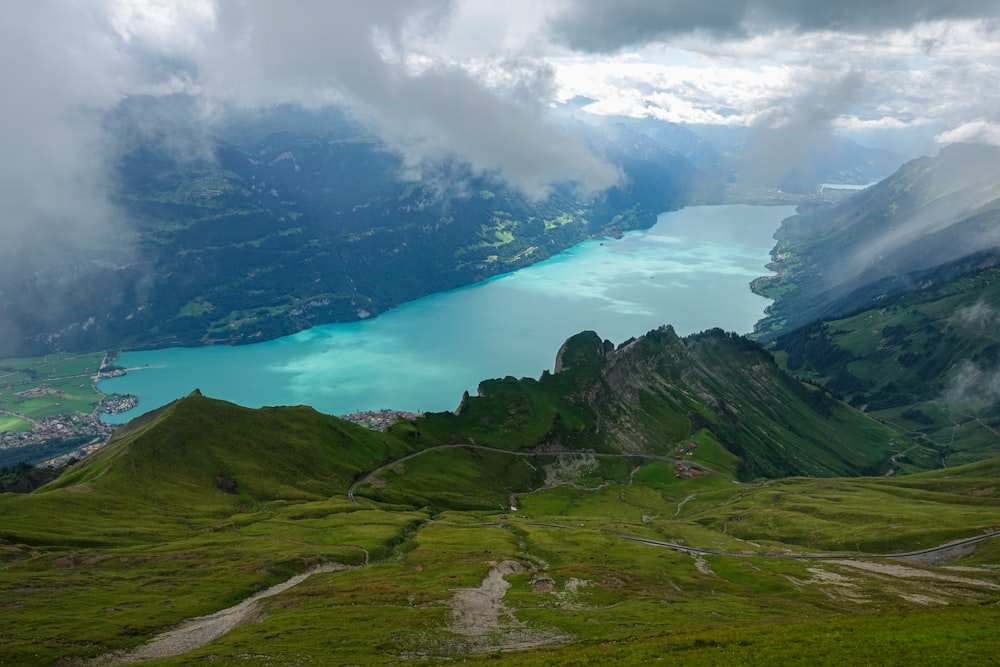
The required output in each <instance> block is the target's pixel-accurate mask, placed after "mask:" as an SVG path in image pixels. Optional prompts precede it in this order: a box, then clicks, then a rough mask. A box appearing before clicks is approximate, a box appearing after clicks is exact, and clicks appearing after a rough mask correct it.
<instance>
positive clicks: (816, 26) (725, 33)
mask: <svg viewBox="0 0 1000 667" xmlns="http://www.w3.org/2000/svg"><path fill="white" fill-rule="evenodd" d="M998 16H1000V5H998V3H996V2H995V0H951V1H947V0H879V1H877V2H876V1H872V0H840V1H838V2H817V1H816V0H701V1H699V2H688V1H678V0H666V1H663V0H621V1H619V2H606V1H605V0H572V1H571V2H570V3H569V4H568V5H567V6H566V8H565V9H564V10H563V11H562V12H560V13H557V14H556V15H555V16H554V17H553V18H552V19H551V22H550V29H551V31H552V33H553V34H554V35H555V36H556V38H557V39H558V40H559V41H562V42H563V43H565V44H567V45H569V46H570V47H572V48H574V49H578V50H582V51H591V52H604V53H606V52H612V51H617V50H618V49H622V48H627V47H632V46H641V45H643V44H647V43H650V42H655V41H659V40H663V39H667V38H670V37H673V36H677V35H682V34H685V33H692V32H705V33H709V34H712V35H716V36H720V37H729V38H737V39H740V38H746V37H749V36H751V35H752V34H753V33H754V32H755V31H760V30H764V31H766V30H773V29H793V30H798V31H801V32H813V31H821V30H833V31H842V32H858V33H868V32H879V31H884V30H892V29H906V28H909V27H912V26H913V25H915V24H917V23H920V22H923V21H934V20H943V19H976V18H997V17H998Z"/></svg>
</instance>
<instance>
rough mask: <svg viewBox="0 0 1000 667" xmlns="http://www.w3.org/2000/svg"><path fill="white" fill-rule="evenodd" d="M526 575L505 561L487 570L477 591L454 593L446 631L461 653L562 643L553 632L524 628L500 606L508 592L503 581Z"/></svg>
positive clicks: (512, 562) (522, 569)
mask: <svg viewBox="0 0 1000 667" xmlns="http://www.w3.org/2000/svg"><path fill="white" fill-rule="evenodd" d="M527 572H529V570H528V568H526V567H525V566H524V565H522V564H521V563H518V562H517V561H512V560H505V561H503V562H501V563H499V564H497V565H494V566H493V567H492V568H490V571H489V572H488V573H487V575H486V578H485V579H483V583H482V584H480V585H479V587H478V588H459V589H456V590H455V591H454V596H453V597H452V599H451V602H450V606H451V609H452V622H451V626H450V627H449V628H448V629H449V630H450V631H451V632H452V633H454V634H456V635H459V636H461V638H462V639H461V640H460V644H461V649H462V650H464V651H465V652H468V653H483V652H487V651H512V650H519V649H527V648H535V647H537V646H544V645H546V644H551V643H554V642H557V641H561V640H563V639H565V637H564V636H563V635H561V634H560V633H558V632H555V631H547V630H532V629H529V628H527V627H526V625H525V624H524V623H523V622H521V621H518V620H517V618H516V617H515V616H514V613H513V611H512V610H510V609H508V608H507V607H506V606H505V605H504V603H503V597H504V595H505V594H506V593H507V590H508V589H509V588H510V583H509V582H508V581H507V580H506V579H504V577H505V576H506V575H508V574H524V573H527ZM456 648H458V647H456Z"/></svg>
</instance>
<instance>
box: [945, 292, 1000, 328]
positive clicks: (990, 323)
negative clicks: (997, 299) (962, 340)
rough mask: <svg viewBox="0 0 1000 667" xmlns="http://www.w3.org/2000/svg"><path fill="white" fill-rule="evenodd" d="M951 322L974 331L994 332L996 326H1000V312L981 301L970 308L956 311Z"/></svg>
mask: <svg viewBox="0 0 1000 667" xmlns="http://www.w3.org/2000/svg"><path fill="white" fill-rule="evenodd" d="M950 321H951V322H952V323H954V324H961V325H964V326H968V327H972V328H974V329H980V330H986V331H993V330H995V329H994V328H995V326H996V325H997V324H1000V312H997V310H996V309H995V308H993V307H992V306H991V305H989V304H988V303H986V302H985V301H983V300H982V299H980V300H979V301H976V302H975V303H974V304H972V305H970V306H965V307H963V308H959V309H958V310H956V311H955V313H954V314H953V315H952V316H951V318H950Z"/></svg>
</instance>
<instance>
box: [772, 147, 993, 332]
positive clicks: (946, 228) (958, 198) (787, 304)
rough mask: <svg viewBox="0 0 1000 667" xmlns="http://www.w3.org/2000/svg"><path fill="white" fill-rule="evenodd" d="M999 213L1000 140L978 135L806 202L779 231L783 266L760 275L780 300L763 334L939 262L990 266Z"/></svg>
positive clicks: (901, 283) (872, 294)
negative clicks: (861, 187) (839, 193)
mask: <svg viewBox="0 0 1000 667" xmlns="http://www.w3.org/2000/svg"><path fill="white" fill-rule="evenodd" d="M998 216H1000V149H998V148H996V147H993V146H983V145H977V144H955V145H952V146H948V147H946V148H944V149H942V150H941V152H940V153H939V154H938V155H937V156H935V157H933V158H930V157H924V158H919V159H917V160H913V161H911V162H908V163H907V164H905V165H904V166H903V167H901V168H900V169H899V171H897V172H896V173H895V174H894V175H893V176H891V177H890V178H887V179H885V180H884V181H882V182H880V183H878V184H877V185H875V186H873V187H871V188H869V189H867V190H866V191H864V192H862V193H859V194H857V195H855V196H854V197H852V198H850V199H848V200H847V201H845V202H843V203H842V204H840V205H838V206H836V207H834V208H830V209H827V208H820V209H813V210H803V212H802V213H801V214H800V215H798V216H796V217H793V218H789V219H788V220H786V221H785V222H784V223H782V226H781V229H779V230H778V232H777V234H776V238H777V239H778V244H777V245H776V246H775V249H774V251H773V255H774V258H775V262H774V264H773V265H772V266H773V268H774V269H775V270H776V271H777V272H778V275H777V276H775V277H769V278H765V279H761V280H759V281H757V282H756V283H755V287H756V289H757V291H758V293H760V294H763V295H765V296H773V297H774V298H775V299H776V302H775V303H774V304H773V305H772V306H770V307H769V308H768V313H769V314H768V317H766V318H765V319H764V320H762V321H761V322H760V323H759V324H758V326H757V329H758V333H759V335H761V337H762V338H765V339H766V338H769V337H771V336H773V333H774V332H776V331H780V330H786V331H787V330H791V329H795V328H797V327H799V326H802V325H804V324H807V323H809V322H811V321H813V320H815V319H818V318H821V317H830V316H834V315H842V314H845V313H847V312H850V311H852V310H855V309H857V308H859V307H861V306H863V305H866V304H867V305H874V304H875V303H876V302H877V301H878V300H879V299H882V298H885V297H886V296H891V295H893V294H898V293H900V292H904V291H907V290H910V289H913V288H916V287H918V286H920V284H921V283H922V282H924V281H926V280H928V277H927V276H926V275H925V273H924V272H926V271H927V270H929V269H932V268H933V267H938V266H943V265H947V264H952V270H951V271H950V274H951V276H956V275H960V274H961V273H962V272H964V271H969V270H972V269H974V268H983V267H985V266H989V265H990V264H991V263H992V262H994V261H995V260H993V259H990V257H991V254H995V252H996V250H997V248H998V247H1000V226H998V225H997V220H998ZM981 253H982V254H981ZM963 258H969V259H968V261H966V262H962V261H961V260H962V259H963Z"/></svg>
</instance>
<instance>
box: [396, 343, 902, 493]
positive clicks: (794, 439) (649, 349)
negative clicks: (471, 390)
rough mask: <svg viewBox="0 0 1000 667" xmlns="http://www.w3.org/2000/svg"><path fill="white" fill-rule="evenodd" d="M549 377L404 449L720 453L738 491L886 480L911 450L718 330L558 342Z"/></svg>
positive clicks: (488, 397) (504, 382)
mask: <svg viewBox="0 0 1000 667" xmlns="http://www.w3.org/2000/svg"><path fill="white" fill-rule="evenodd" d="M555 369H556V372H555V373H554V374H548V373H546V374H543V375H542V377H541V378H540V379H538V380H533V379H530V378H529V379H520V380H518V379H515V378H512V377H508V378H504V379H501V380H490V381H486V382H483V383H482V384H481V385H480V386H479V392H478V393H479V395H478V396H474V397H473V396H468V395H467V396H466V397H465V398H464V399H463V401H462V403H461V405H460V406H459V408H458V410H457V414H452V413H436V414H431V415H427V416H426V417H425V418H424V419H423V420H421V422H420V423H419V427H418V433H415V434H412V437H413V438H414V440H415V441H416V442H420V443H423V445H422V446H425V447H427V446H435V445H441V444H445V443H449V442H454V441H455V438H456V437H461V438H462V439H463V441H466V442H469V443H472V444H481V445H489V446H491V447H496V448H500V449H505V450H512V451H523V450H527V449H532V448H539V447H541V448H546V447H549V448H557V449H565V448H568V449H577V448H581V447H584V448H587V449H590V450H594V451H597V452H608V453H618V454H628V453H633V452H645V453H651V454H660V455H669V454H670V453H671V452H675V451H677V450H678V448H679V447H681V446H682V445H684V444H685V443H688V442H691V441H696V442H697V441H705V442H708V443H714V444H716V445H721V446H722V448H724V449H725V450H727V451H728V452H729V453H730V457H731V459H732V465H734V466H735V469H738V471H739V475H740V477H741V478H743V479H752V478H755V477H781V476H785V475H818V476H830V475H854V474H862V473H866V472H867V473H872V472H884V471H885V470H888V468H889V466H890V460H891V456H892V455H893V454H894V453H895V452H896V451H898V450H899V449H905V448H906V447H908V446H909V444H904V443H908V439H907V438H906V436H905V435H903V434H902V433H900V432H897V431H893V430H890V429H886V428H885V427H883V426H882V425H880V424H878V423H876V422H874V421H872V420H871V419H869V418H868V417H865V416H863V415H862V414H860V413H858V412H856V411H854V410H851V409H849V408H848V407H847V406H845V405H844V404H842V403H840V402H839V401H837V400H834V399H833V398H832V397H831V396H830V395H829V394H827V393H826V392H825V391H824V390H820V389H817V388H816V387H811V386H807V385H803V384H802V383H801V382H799V381H797V380H794V379H792V378H791V377H790V376H789V375H788V374H786V373H784V372H783V371H781V370H780V369H779V368H778V367H777V365H776V364H775V363H774V360H773V359H772V358H771V356H770V355H769V354H768V353H767V352H765V351H763V350H762V349H760V348H759V347H758V346H757V345H756V344H754V343H752V342H750V341H747V340H745V339H743V338H740V337H738V336H735V335H734V334H726V333H724V332H722V331H721V330H712V331H708V332H705V333H703V334H698V335H694V336H689V337H687V338H680V337H678V336H677V335H676V334H675V333H674V331H673V329H672V328H670V327H663V328H661V329H656V330H654V331H651V332H649V333H647V334H646V335H645V336H642V337H640V338H638V339H633V340H630V341H627V342H625V343H623V344H622V345H621V346H619V347H618V348H615V347H614V345H612V344H611V343H610V342H609V341H601V339H600V338H599V337H598V336H597V334H595V333H593V332H586V333H582V334H579V335H577V336H574V337H573V338H571V339H569V340H568V341H567V342H566V344H565V345H564V346H563V347H562V349H561V350H560V352H559V355H558V357H557V359H556V363H555ZM762 397H766V400H761V399H762ZM456 434H458V435H456Z"/></svg>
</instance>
